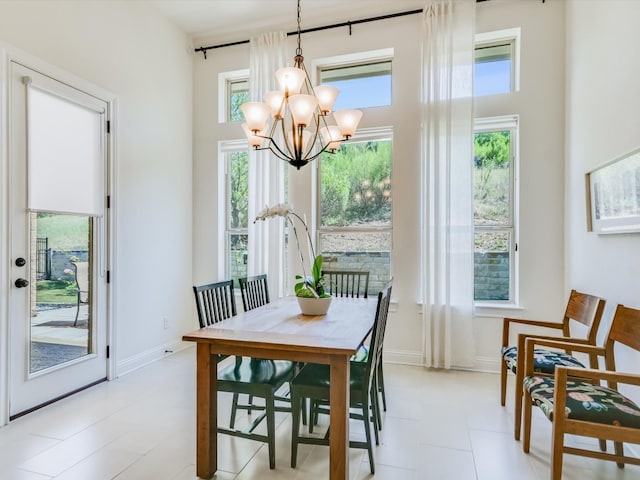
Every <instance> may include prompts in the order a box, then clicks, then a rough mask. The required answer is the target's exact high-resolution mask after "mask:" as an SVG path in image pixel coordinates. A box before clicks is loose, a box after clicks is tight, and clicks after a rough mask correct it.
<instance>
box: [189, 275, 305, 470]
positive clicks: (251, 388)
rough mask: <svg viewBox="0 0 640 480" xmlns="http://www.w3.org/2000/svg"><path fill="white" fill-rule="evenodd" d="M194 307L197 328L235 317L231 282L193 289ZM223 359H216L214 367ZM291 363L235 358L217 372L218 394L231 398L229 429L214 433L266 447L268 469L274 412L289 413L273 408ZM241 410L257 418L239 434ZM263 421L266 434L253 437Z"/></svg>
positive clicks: (272, 453) (271, 465)
mask: <svg viewBox="0 0 640 480" xmlns="http://www.w3.org/2000/svg"><path fill="white" fill-rule="evenodd" d="M193 292H194V294H195V297H196V307H197V310H198V319H199V322H200V328H204V327H206V326H209V325H214V324H215V323H217V322H220V321H222V320H224V319H227V318H230V317H232V316H235V315H236V314H237V309H236V302H235V296H234V289H233V280H225V281H222V282H216V283H210V284H207V285H201V286H194V287H193ZM223 358H226V356H224V357H222V358H221V356H219V357H218V363H219V362H220V361H221V360H222V359H223ZM293 373H294V363H293V362H290V361H284V360H264V359H257V358H248V357H239V356H236V357H235V362H233V363H231V364H229V365H227V366H226V367H222V368H221V369H220V370H219V371H218V392H228V393H232V394H233V401H232V404H231V418H230V421H229V428H224V427H220V426H218V433H223V434H226V435H231V436H234V437H240V438H246V439H250V440H256V441H259V442H263V443H266V444H267V445H268V451H269V468H271V469H273V468H275V429H276V427H275V412H276V411H287V412H288V411H290V410H291V409H290V408H288V407H276V405H275V400H277V399H278V397H277V396H276V392H277V391H278V390H280V388H282V386H283V385H284V384H285V383H286V382H288V381H289V380H291V378H292V376H293ZM240 394H247V395H249V399H250V403H249V404H248V405H242V404H240V403H239V400H238V398H239V395H240ZM254 397H258V398H262V399H264V406H262V405H254V404H253V401H252V400H253V398H254ZM239 409H245V410H247V411H248V413H249V414H251V412H252V411H253V410H257V411H261V414H260V415H258V417H257V418H255V419H253V421H252V422H251V424H250V425H249V426H248V427H247V428H246V429H243V430H240V429H237V428H235V421H236V413H237V411H238V410H239ZM265 419H266V422H267V434H266V435H263V434H260V433H257V432H256V431H255V430H256V428H257V427H258V425H259V424H260V423H261V422H262V421H263V420H265Z"/></svg>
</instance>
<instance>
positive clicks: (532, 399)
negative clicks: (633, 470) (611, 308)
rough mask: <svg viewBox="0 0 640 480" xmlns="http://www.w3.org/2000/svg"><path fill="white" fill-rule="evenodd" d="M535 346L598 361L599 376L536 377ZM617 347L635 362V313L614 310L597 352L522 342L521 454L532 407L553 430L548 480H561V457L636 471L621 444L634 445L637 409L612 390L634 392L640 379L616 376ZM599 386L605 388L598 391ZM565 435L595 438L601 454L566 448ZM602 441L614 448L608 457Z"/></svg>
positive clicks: (572, 371)
mask: <svg viewBox="0 0 640 480" xmlns="http://www.w3.org/2000/svg"><path fill="white" fill-rule="evenodd" d="M536 346H542V347H544V348H559V349H564V350H565V351H569V350H571V351H574V352H582V353H584V354H587V355H597V356H599V357H604V364H605V370H597V369H587V368H575V367H564V366H558V367H557V368H556V369H555V375H554V376H553V377H551V376H550V375H549V374H544V373H537V372H535V370H534V362H535V360H534V349H535V347H536ZM619 346H620V347H622V346H626V347H628V348H631V349H633V350H634V351H635V352H634V353H635V355H636V356H637V355H638V353H640V310H636V309H633V308H628V307H625V306H623V305H618V306H617V308H616V311H615V313H614V316H613V319H612V321H611V327H610V329H609V333H608V335H607V338H606V340H605V343H604V346H603V347H597V346H593V345H585V344H576V343H570V342H561V341H558V340H548V339H538V338H529V339H527V340H526V347H525V348H526V355H525V357H526V358H525V366H524V369H525V379H524V389H525V399H524V432H523V433H524V439H523V443H522V448H523V450H524V451H525V452H527V453H528V452H529V448H530V438H531V413H532V406H533V405H536V406H538V407H540V409H541V410H542V412H543V413H544V414H545V415H546V417H547V418H548V419H549V420H550V421H551V422H552V424H553V430H552V432H553V433H552V436H553V438H552V446H551V449H552V453H551V455H552V461H551V479H552V480H560V479H561V478H562V462H563V455H564V454H565V453H568V454H572V455H581V456H586V457H591V458H597V459H600V460H609V461H614V462H616V463H617V464H618V467H620V468H623V467H624V464H625V463H630V464H633V465H640V459H639V458H638V457H637V456H628V455H625V453H624V449H623V442H628V443H636V444H640V407H639V406H638V404H637V403H635V402H633V401H632V400H631V399H629V398H628V397H626V396H625V395H623V394H622V393H620V391H619V390H618V384H628V385H633V386H636V387H638V386H640V374H639V373H621V372H617V371H616V361H615V353H616V351H619V348H618V347H619ZM602 381H604V382H606V383H607V385H606V386H604V385H601V384H600V383H601V382H602ZM567 434H569V435H575V436H583V437H592V438H597V439H599V440H600V450H601V451H595V450H591V449H587V448H586V444H576V442H573V445H576V446H568V445H566V444H565V435H567ZM606 440H612V441H613V442H614V453H606V445H605V443H604V442H605V441H606ZM578 445H583V447H578Z"/></svg>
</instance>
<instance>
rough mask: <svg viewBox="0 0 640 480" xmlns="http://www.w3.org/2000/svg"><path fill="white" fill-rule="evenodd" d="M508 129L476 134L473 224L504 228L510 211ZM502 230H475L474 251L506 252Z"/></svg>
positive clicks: (505, 242) (509, 141) (506, 243)
mask: <svg viewBox="0 0 640 480" xmlns="http://www.w3.org/2000/svg"><path fill="white" fill-rule="evenodd" d="M510 158H511V138H510V133H509V131H499V132H487V133H478V134H476V135H475V144H474V175H473V181H474V220H475V225H476V226H496V227H507V226H509V224H510V210H511V172H510V170H511V161H510ZM508 240H509V236H508V235H507V234H505V233H504V232H495V233H490V232H477V233H476V235H475V244H476V245H475V249H476V251H483V252H490V251H507V250H508Z"/></svg>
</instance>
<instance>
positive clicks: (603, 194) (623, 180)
mask: <svg viewBox="0 0 640 480" xmlns="http://www.w3.org/2000/svg"><path fill="white" fill-rule="evenodd" d="M586 187H587V229H588V230H589V231H593V232H596V233H600V234H605V233H632V232H640V149H638V150H635V151H633V152H631V153H629V154H626V155H623V156H622V157H619V158H616V159H615V160H613V161H611V162H609V163H607V164H605V165H603V166H601V167H598V168H596V169H594V170H591V171H590V172H587V174H586Z"/></svg>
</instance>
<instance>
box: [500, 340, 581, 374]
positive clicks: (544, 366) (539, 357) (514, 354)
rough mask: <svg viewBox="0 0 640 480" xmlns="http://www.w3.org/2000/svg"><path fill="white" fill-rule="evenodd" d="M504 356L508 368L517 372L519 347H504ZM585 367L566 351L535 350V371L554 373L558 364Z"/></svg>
mask: <svg viewBox="0 0 640 480" xmlns="http://www.w3.org/2000/svg"><path fill="white" fill-rule="evenodd" d="M502 357H503V359H504V361H505V363H506V364H507V368H508V369H509V370H511V371H512V372H513V373H516V366H517V364H518V347H515V346H513V347H507V348H503V349H502ZM559 365H561V366H563V367H578V368H585V366H584V365H583V364H582V363H580V362H579V361H578V360H577V359H576V358H574V357H572V356H571V355H569V354H567V353H564V352H554V351H551V350H545V349H543V348H536V349H535V350H534V351H533V371H534V372H543V373H553V371H554V369H555V368H556V367H557V366H559Z"/></svg>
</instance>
